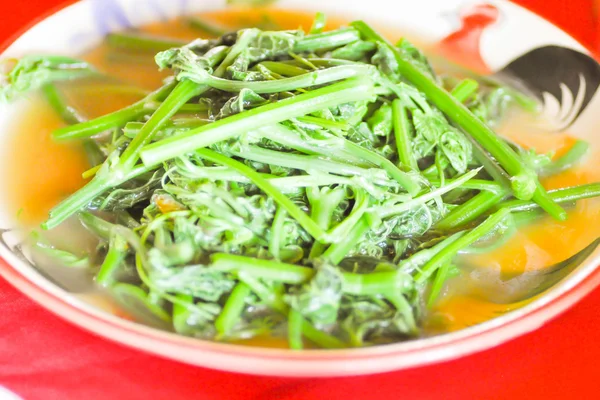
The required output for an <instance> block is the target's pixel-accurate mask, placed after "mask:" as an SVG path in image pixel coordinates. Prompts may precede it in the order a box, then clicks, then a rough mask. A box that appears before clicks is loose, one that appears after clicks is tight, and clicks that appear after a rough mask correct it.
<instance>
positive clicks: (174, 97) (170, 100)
mask: <svg viewBox="0 0 600 400" xmlns="http://www.w3.org/2000/svg"><path fill="white" fill-rule="evenodd" d="M205 90H206V87H205V86H199V85H197V84H196V83H194V82H191V81H187V80H185V81H182V82H179V83H178V84H177V86H175V88H174V89H173V91H172V92H171V93H170V94H169V96H168V97H167V98H166V99H165V101H164V102H162V103H161V105H160V106H159V107H158V109H157V110H156V111H155V112H154V113H153V114H152V117H150V119H149V120H148V121H147V122H146V123H145V124H144V127H143V128H142V129H141V130H140V131H139V132H138V134H137V135H135V138H133V140H132V141H131V143H130V144H129V146H127V148H126V149H125V151H124V152H123V154H122V155H121V159H120V161H119V164H120V165H121V166H122V168H123V169H125V170H128V169H131V168H133V166H134V165H135V163H136V162H137V160H138V157H139V152H140V150H141V149H142V147H144V146H145V145H146V144H148V143H149V142H150V141H151V140H152V138H153V137H154V135H156V133H157V132H158V131H159V130H160V129H161V128H162V127H163V126H164V124H166V123H167V122H168V121H169V119H170V118H171V117H172V116H173V115H175V113H176V112H177V111H178V110H179V109H180V108H181V107H182V106H183V105H184V104H185V103H187V102H188V100H189V99H191V98H192V97H194V96H198V95H199V94H200V93H202V92H203V91H205Z"/></svg>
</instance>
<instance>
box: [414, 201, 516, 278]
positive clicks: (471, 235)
mask: <svg viewBox="0 0 600 400" xmlns="http://www.w3.org/2000/svg"><path fill="white" fill-rule="evenodd" d="M509 214H510V210H508V209H506V208H503V209H501V210H500V211H498V212H496V213H495V214H492V215H491V216H490V217H488V218H487V219H486V220H485V221H484V222H483V223H482V224H481V225H479V226H477V227H476V228H475V229H473V230H471V231H469V232H467V233H466V234H464V235H463V236H461V237H460V238H458V239H457V240H456V241H454V242H453V243H451V244H450V245H448V246H447V247H446V248H444V249H443V250H442V251H440V252H439V253H437V254H436V255H435V256H433V258H432V259H431V260H430V261H429V262H428V263H427V264H425V266H424V267H423V268H422V269H421V270H420V271H419V272H418V273H417V274H416V275H415V281H416V282H417V283H424V282H425V281H427V280H428V279H429V277H430V276H431V275H432V274H433V273H434V272H435V271H437V270H438V269H439V268H440V267H442V266H443V265H444V264H446V263H447V262H450V261H452V259H453V258H454V257H455V256H456V254H457V253H458V252H459V251H460V250H462V249H465V248H467V247H469V246H470V245H472V244H473V243H475V242H476V241H477V240H479V239H481V238H482V237H483V236H485V235H486V234H488V233H489V232H491V231H492V230H493V229H494V228H495V227H496V226H497V225H498V224H499V223H500V222H502V221H503V220H504V218H506V216H508V215H509Z"/></svg>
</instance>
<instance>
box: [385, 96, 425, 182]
mask: <svg viewBox="0 0 600 400" xmlns="http://www.w3.org/2000/svg"><path fill="white" fill-rule="evenodd" d="M392 116H393V120H394V134H395V137H396V150H397V151H398V161H399V162H400V164H401V165H403V166H405V167H406V168H410V169H412V170H413V171H418V170H419V166H418V165H417V160H416V158H415V156H414V153H413V151H412V146H411V143H412V135H411V130H412V129H411V124H410V120H409V117H408V109H407V108H406V107H405V106H404V105H403V103H402V100H400V99H396V100H394V102H393V103H392Z"/></svg>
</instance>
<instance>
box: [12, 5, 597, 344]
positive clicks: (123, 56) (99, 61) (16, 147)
mask: <svg viewBox="0 0 600 400" xmlns="http://www.w3.org/2000/svg"><path fill="white" fill-rule="evenodd" d="M202 16H203V17H205V18H206V19H209V20H211V19H212V20H213V21H215V22H217V23H219V24H222V25H224V26H228V27H231V28H233V29H235V28H239V27H250V26H254V25H256V24H259V23H265V22H268V23H275V24H276V25H277V27H278V28H281V29H295V28H298V27H299V26H300V27H303V28H304V29H308V28H309V27H310V25H311V24H312V18H313V15H312V14H310V13H298V12H291V11H283V10H273V9H268V10H245V9H244V10H228V11H225V12H210V13H205V14H202ZM340 25H342V21H341V20H331V19H330V22H329V24H328V28H330V29H333V28H336V27H338V26H340ZM141 30H142V31H145V32H148V33H152V34H156V35H165V36H169V37H176V38H181V39H189V40H191V39H194V38H195V37H197V36H198V31H196V30H194V29H192V28H190V27H189V26H187V25H186V24H184V23H183V22H182V21H175V22H171V23H159V24H153V25H149V26H146V27H144V28H142V29H141ZM388 36H390V37H391V38H392V39H396V38H398V35H396V34H390V35H388ZM84 58H85V59H86V60H87V61H89V62H91V63H92V64H94V65H95V66H96V67H98V68H99V69H100V70H102V71H103V72H105V73H106V74H108V75H110V76H112V77H114V81H111V82H108V81H106V80H105V81H98V80H96V81H86V82H79V83H78V84H77V85H72V84H64V85H61V88H62V89H63V90H64V91H65V94H66V96H67V98H68V100H69V102H70V103H71V104H73V105H74V106H75V107H76V108H77V109H79V110H82V112H83V114H84V115H85V116H86V117H90V118H92V117H95V116H99V115H103V114H106V113H108V112H111V111H113V110H117V109H120V108H122V107H124V106H126V105H128V104H131V103H132V102H134V101H136V100H138V99H139V98H140V96H141V95H140V93H136V92H135V91H134V92H130V91H128V90H120V91H115V90H112V89H110V85H112V87H113V88H114V87H115V85H117V84H118V83H119V82H121V84H122V83H125V84H127V85H131V86H132V87H138V88H143V89H145V90H153V89H155V88H156V87H158V86H160V84H161V81H162V79H164V77H166V76H167V75H168V72H159V71H158V70H157V68H156V65H155V64H154V61H153V55H151V54H148V53H135V52H134V53H132V52H127V53H124V52H119V51H114V50H112V49H110V48H109V47H108V46H107V45H105V44H102V45H100V46H98V47H97V48H95V49H93V50H92V51H90V52H89V53H87V54H86V55H84ZM121 89H123V87H122V86H121ZM90 93H93V94H94V96H90ZM533 122H534V121H531V120H530V119H528V118H527V117H524V116H515V117H514V118H512V119H510V120H509V121H507V123H505V124H504V126H502V127H501V129H500V132H501V133H502V134H504V135H506V136H508V137H510V138H512V139H513V140H515V141H516V142H518V143H520V144H521V145H523V146H525V147H532V148H535V149H537V150H538V151H542V152H546V151H555V152H556V155H557V156H558V155H560V154H561V152H564V151H565V150H566V149H568V147H569V146H570V144H572V142H573V139H572V138H571V137H569V136H568V135H566V134H557V135H549V134H548V133H544V132H542V131H541V130H538V131H536V130H535V129H532V125H533ZM62 125H63V123H62V122H61V120H60V119H59V117H58V116H57V115H56V114H55V113H54V112H53V110H52V109H51V108H50V107H49V106H48V105H47V104H46V103H45V102H44V100H43V99H42V98H41V97H36V96H34V97H32V98H31V100H30V104H29V106H28V109H27V111H26V112H25V113H23V115H21V116H20V117H19V118H18V120H17V121H16V123H15V125H14V130H15V134H14V136H13V137H12V138H11V140H10V142H9V144H8V145H7V148H8V149H10V151H9V152H8V154H6V156H5V157H4V162H5V163H6V168H5V169H4V170H5V171H6V174H7V180H6V182H7V183H6V185H7V186H6V187H5V190H4V193H5V195H6V196H7V197H8V201H9V203H10V205H11V210H12V211H13V212H14V213H15V214H17V213H18V214H19V220H20V221H21V223H22V224H23V225H25V226H28V227H31V226H33V225H35V224H38V223H40V222H41V221H43V220H44V219H45V218H46V217H47V213H48V211H49V210H50V208H52V207H53V206H55V205H56V204H57V203H58V202H59V201H60V200H62V199H64V198H65V197H66V196H68V195H69V194H71V193H73V192H75V191H76V190H77V189H79V188H80V187H81V186H82V185H83V184H84V183H85V181H84V179H83V178H81V174H82V172H84V171H85V170H86V169H88V167H89V166H88V163H87V161H86V157H85V155H84V152H83V150H82V148H81V146H80V145H78V144H69V143H55V142H53V141H52V140H51V139H50V133H51V132H52V131H53V130H54V129H56V128H59V127H61V126H62ZM598 155H599V154H594V155H593V156H590V157H589V158H588V162H587V163H586V164H584V165H582V166H580V167H577V168H575V169H573V170H572V171H569V172H565V173H563V174H560V175H558V176H555V177H552V178H550V179H547V180H545V181H544V182H543V183H544V186H546V187H547V188H549V189H554V188H560V187H566V186H573V185H576V184H584V183H591V182H597V181H600V168H598V167H599V165H598V161H597V160H599V159H600V158H599V157H598ZM569 216H570V218H569V220H568V221H566V222H563V223H560V222H556V221H554V220H552V219H550V218H544V219H543V220H541V221H540V222H538V223H535V224H532V225H531V226H527V227H525V228H524V229H522V230H521V231H519V232H518V234H517V235H515V236H514V237H513V238H512V239H511V240H510V241H509V242H508V243H507V244H506V246H504V247H502V248H501V249H499V250H497V251H493V252H490V253H488V254H484V255H471V256H468V257H467V260H468V262H469V264H470V265H475V266H476V269H481V271H484V272H485V271H489V272H490V273H489V274H488V275H489V276H490V277H491V278H489V279H490V280H491V281H493V280H494V279H496V278H497V277H498V276H501V275H502V274H510V275H515V274H519V273H523V272H526V271H532V270H538V269H542V268H544V267H547V266H549V265H552V264H554V263H557V262H559V261H562V260H564V259H566V258H568V257H569V256H571V255H573V254H574V253H576V252H577V251H579V250H581V249H582V248H584V247H585V246H587V245H588V244H589V243H590V242H592V241H593V240H594V239H596V238H597V237H600V203H599V202H596V201H591V200H588V201H582V202H580V203H579V204H578V205H577V207H576V208H575V209H574V210H571V211H570V212H569ZM57 233H58V232H57ZM480 275H482V276H486V274H485V273H484V274H480ZM478 279H480V277H479V278H474V277H473V276H461V277H459V278H456V279H454V280H453V281H452V282H451V283H450V284H449V285H447V287H446V289H445V290H444V293H443V295H442V298H441V299H440V300H439V301H438V303H437V304H436V305H435V307H434V308H433V310H432V311H431V312H430V318H429V320H428V322H427V324H426V330H427V331H428V332H430V333H434V332H435V333H439V332H442V331H453V330H457V329H461V328H464V327H467V326H471V325H474V324H477V323H480V322H483V321H485V320H488V319H490V318H494V317H496V316H498V315H500V314H502V313H505V312H508V311H511V310H513V309H515V308H518V307H520V306H523V305H524V304H525V303H518V304H508V305H507V304H496V303H494V302H492V301H489V300H487V299H488V298H489V296H487V295H486V294H485V293H482V289H481V285H479V284H480V283H481V282H480V281H478ZM487 283H488V284H487V285H485V287H486V290H489V288H490V282H487ZM491 287H492V288H494V287H495V289H492V290H502V285H496V286H494V284H493V282H492V284H491ZM80 296H81V297H82V298H85V300H86V301H89V302H93V303H95V304H98V306H99V307H101V308H103V309H107V310H109V311H111V312H114V313H118V314H120V315H122V312H121V311H120V310H118V309H117V308H116V307H115V305H114V304H113V303H112V302H111V301H110V300H107V299H106V298H102V297H98V295H97V294H93V293H90V294H82V295H80ZM235 343H241V344H245V345H249V346H258V347H282V348H285V347H287V342H286V341H285V340H283V339H278V338H265V337H258V338H254V339H250V340H242V341H236V342H235Z"/></svg>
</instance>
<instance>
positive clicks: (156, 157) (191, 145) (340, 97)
mask: <svg viewBox="0 0 600 400" xmlns="http://www.w3.org/2000/svg"><path fill="white" fill-rule="evenodd" d="M372 91H373V83H372V81H370V80H369V79H365V78H352V79H348V80H345V81H343V82H340V83H336V84H333V85H330V86H326V87H324V88H321V89H316V90H312V91H310V92H308V93H304V94H301V95H299V96H295V97H292V98H289V99H285V100H281V101H278V102H276V103H269V104H267V105H264V106H261V107H257V108H253V109H252V110H248V111H245V112H243V113H240V114H236V115H233V116H231V117H227V118H224V119H221V120H219V121H215V122H214V123H212V124H209V125H206V126H202V127H200V128H197V129H192V130H191V131H189V132H186V133H182V134H181V135H177V136H175V137H171V138H167V139H165V140H163V141H161V142H158V143H153V144H151V145H149V146H146V147H145V148H144V149H143V150H142V153H141V154H142V159H143V160H144V163H145V164H147V165H156V164H159V163H161V162H163V161H166V160H169V159H171V158H174V157H178V156H181V155H183V154H185V153H188V152H190V151H193V150H195V149H199V148H202V147H206V146H210V145H211V144H214V143H217V142H220V141H223V140H227V139H229V138H232V137H235V136H239V135H241V134H243V133H245V132H248V131H251V130H256V129H258V128H260V127H263V126H267V125H272V124H276V123H278V122H282V121H285V120H288V119H290V118H296V117H299V116H302V115H306V114H310V113H313V112H315V111H318V110H322V109H324V108H330V107H336V106H338V105H340V104H343V103H347V102H352V101H361V100H368V99H372V98H373V94H372Z"/></svg>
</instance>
